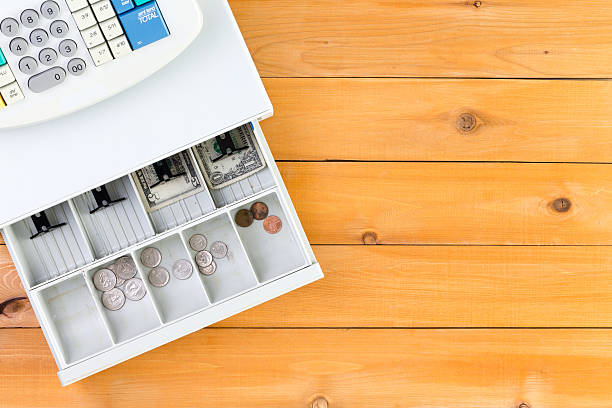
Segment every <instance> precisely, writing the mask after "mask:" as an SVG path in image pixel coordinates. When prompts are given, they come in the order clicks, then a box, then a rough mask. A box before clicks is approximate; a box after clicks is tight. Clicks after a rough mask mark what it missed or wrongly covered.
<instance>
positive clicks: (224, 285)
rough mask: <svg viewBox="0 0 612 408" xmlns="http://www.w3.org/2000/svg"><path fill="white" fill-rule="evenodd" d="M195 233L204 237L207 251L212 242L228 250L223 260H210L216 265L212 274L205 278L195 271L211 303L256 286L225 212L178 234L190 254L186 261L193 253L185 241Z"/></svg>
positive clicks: (245, 256) (247, 259)
mask: <svg viewBox="0 0 612 408" xmlns="http://www.w3.org/2000/svg"><path fill="white" fill-rule="evenodd" d="M195 234H202V235H204V236H205V237H206V240H207V242H208V243H207V247H206V248H207V250H210V246H211V245H212V244H213V243H214V242H215V241H221V242H224V243H225V244H226V245H227V248H228V252H227V256H226V257H225V258H221V259H215V260H214V262H215V263H216V264H217V270H216V271H215V273H214V274H212V275H209V276H206V275H203V274H201V273H200V272H199V271H198V270H197V269H196V272H197V275H198V276H199V278H200V279H201V280H202V282H203V283H204V286H205V287H206V293H208V297H209V299H210V300H211V301H212V302H213V303H217V302H220V301H222V300H224V299H227V298H229V297H231V296H235V295H237V294H239V293H242V292H244V291H246V290H248V289H251V288H253V287H255V286H257V279H256V277H255V273H254V271H253V268H252V266H251V264H250V262H249V258H248V257H247V255H246V252H245V250H244V247H243V246H242V242H241V241H240V238H239V237H238V234H237V233H236V230H235V229H234V228H233V226H232V222H231V220H230V219H229V216H228V214H227V213H222V214H221V215H219V216H217V217H214V218H213V219H211V220H209V221H205V222H203V223H200V224H197V225H194V226H192V227H190V228H187V229H186V230H184V231H182V235H183V239H184V242H185V243H186V247H187V249H188V251H189V253H190V257H189V258H190V259H194V258H195V255H196V253H197V251H194V250H193V249H192V248H191V247H190V246H189V238H191V236H193V235H195Z"/></svg>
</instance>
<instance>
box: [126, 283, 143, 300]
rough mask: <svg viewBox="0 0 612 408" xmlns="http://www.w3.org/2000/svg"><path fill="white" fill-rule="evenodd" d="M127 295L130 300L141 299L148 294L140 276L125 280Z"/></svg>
mask: <svg viewBox="0 0 612 408" xmlns="http://www.w3.org/2000/svg"><path fill="white" fill-rule="evenodd" d="M124 290H125V297H126V298H128V299H130V300H140V299H142V298H143V297H144V295H146V294H147V289H146V288H145V285H144V282H143V281H141V280H140V279H138V278H132V279H130V280H128V281H127V282H125V288H124Z"/></svg>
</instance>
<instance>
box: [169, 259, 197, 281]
mask: <svg viewBox="0 0 612 408" xmlns="http://www.w3.org/2000/svg"><path fill="white" fill-rule="evenodd" d="M192 273H193V266H192V265H191V262H189V261H188V260H186V259H179V260H178V261H176V262H175V263H174V265H172V274H173V275H174V276H175V277H176V279H181V280H185V279H188V278H189V277H190V276H191V274H192Z"/></svg>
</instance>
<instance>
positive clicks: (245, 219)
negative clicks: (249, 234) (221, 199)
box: [234, 210, 253, 228]
mask: <svg viewBox="0 0 612 408" xmlns="http://www.w3.org/2000/svg"><path fill="white" fill-rule="evenodd" d="M234 219H235V220H236V224H237V225H238V226H239V227H242V228H246V227H250V226H251V224H252V223H253V214H251V212H250V211H249V210H240V211H238V212H237V213H236V216H235V217H234Z"/></svg>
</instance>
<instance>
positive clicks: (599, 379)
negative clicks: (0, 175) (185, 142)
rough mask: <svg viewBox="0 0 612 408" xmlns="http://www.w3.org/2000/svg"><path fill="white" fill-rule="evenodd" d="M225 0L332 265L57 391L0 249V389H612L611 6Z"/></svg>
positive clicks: (302, 392)
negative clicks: (294, 287) (275, 295)
mask: <svg viewBox="0 0 612 408" xmlns="http://www.w3.org/2000/svg"><path fill="white" fill-rule="evenodd" d="M231 6H232V8H233V10H234V12H235V13H236V17H237V19H238V22H239V24H240V27H241V29H242V31H243V33H244V36H245V38H246V40H247V43H248V46H249V48H250V50H251V52H252V54H253V56H254V58H255V60H256V62H257V65H258V68H259V70H260V73H261V75H262V76H263V77H264V78H265V80H264V81H265V85H266V87H267V89H268V91H269V93H270V96H271V98H272V101H273V103H274V105H275V110H276V115H275V116H274V117H273V118H272V119H269V120H266V121H265V122H264V123H263V126H264V131H265V133H266V135H267V137H268V140H269V141H270V144H271V147H272V150H273V152H274V154H275V157H276V158H277V159H278V160H279V166H280V169H281V172H282V173H283V176H284V178H285V181H286V183H287V186H288V188H289V192H290V194H291V196H292V197H293V200H294V202H295V205H296V207H297V210H298V213H299V215H300V216H301V219H302V222H303V224H304V227H305V229H306V232H307V234H308V236H309V238H310V240H311V242H312V244H313V246H314V250H315V253H316V255H317V257H318V259H319V261H320V262H321V264H322V266H323V268H324V271H325V272H326V275H327V276H326V278H325V279H324V280H322V281H320V282H317V283H316V284H313V285H311V286H308V287H306V288H303V289H300V290H298V291H295V292H293V293H291V294H289V295H286V296H283V297H282V298H279V299H276V300H274V301H272V302H269V303H267V304H265V305H263V306H260V307H257V308H255V309H253V310H250V311H248V312H245V313H242V314H240V315H238V316H235V317H233V318H231V319H228V320H227V321H224V322H222V323H220V324H218V325H215V326H214V327H212V328H209V329H205V330H201V331H200V332H198V333H195V334H192V335H190V336H187V337H186V338H183V339H181V340H178V341H175V342H173V343H171V344H169V345H166V346H164V347H161V348H159V349H157V350H155V351H152V352H150V353H147V354H145V355H142V356H140V357H138V358H135V359H133V360H130V361H129V362H126V363H124V364H121V365H120V366H118V367H115V368H112V369H109V370H107V371H105V372H103V373H101V374H98V375H96V376H93V377H91V378H88V379H86V380H84V381H81V382H79V383H77V384H75V385H72V386H70V387H68V388H65V389H62V388H60V386H59V382H58V380H57V378H56V377H55V371H56V367H55V365H54V363H53V361H52V357H51V354H50V352H49V350H48V348H47V345H46V344H45V341H44V339H43V336H42V334H41V332H40V330H39V329H37V328H36V326H37V322H36V320H35V318H34V316H33V314H32V312H31V310H30V307H29V305H28V302H27V300H24V299H23V298H22V296H24V295H23V290H22V288H21V286H20V283H19V280H18V278H17V275H16V273H15V270H14V267H13V265H12V263H11V261H10V259H9V256H8V254H7V251H6V248H5V247H4V246H0V251H1V255H0V302H5V303H2V304H1V305H0V311H1V312H2V314H0V325H2V326H3V327H5V328H4V329H1V330H0V407H28V408H31V407H62V408H64V407H79V408H85V407H122V408H125V407H132V406H133V407H137V406H138V407H173V408H180V407H215V408H219V407H249V408H251V407H308V406H310V405H311V404H312V401H313V400H315V399H316V398H317V397H324V398H325V399H326V400H327V401H328V405H329V407H330V408H336V407H343V408H354V407H376V408H381V407H470V408H472V407H495V408H500V407H501V408H504V407H508V408H511V407H519V406H520V407H521V408H524V407H531V408H544V407H583V408H584V407H604V406H610V404H611V400H612V346H611V344H612V329H611V328H612V247H611V246H610V245H611V244H612V166H611V165H610V164H611V163H612V83H610V82H606V81H600V80H596V79H600V78H609V77H611V76H612V28H611V27H612V3H610V2H609V1H598V0H584V1H580V2H570V1H562V0H548V1H545V2H536V1H532V0H514V1H505V0H504V1H502V0H482V1H474V2H473V1H471V0H469V1H462V0H457V1H448V0H444V1H443V0H429V1H408V0H406V1H391V0H382V1H381V0H378V1H374V0H350V1H345V0H335V1H334V0H309V1H298V0H259V1H255V0H232V1H231ZM584 79H587V80H584ZM5 199H6V198H5ZM521 404H522V405H521ZM315 405H316V406H317V407H324V406H325V404H324V402H323V400H319V402H317V404H315Z"/></svg>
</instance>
